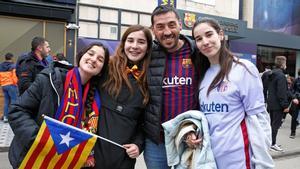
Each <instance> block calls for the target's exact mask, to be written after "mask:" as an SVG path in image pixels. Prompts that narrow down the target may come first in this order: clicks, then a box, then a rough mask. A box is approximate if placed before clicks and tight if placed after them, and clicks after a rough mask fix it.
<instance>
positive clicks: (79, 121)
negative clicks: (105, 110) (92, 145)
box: [55, 67, 101, 163]
mask: <svg viewBox="0 0 300 169" xmlns="http://www.w3.org/2000/svg"><path fill="white" fill-rule="evenodd" d="M89 88H90V82H88V83H87V84H86V85H85V87H84V88H83V91H82V86H81V79H80V75H79V71H78V68H77V67H75V68H73V69H72V70H70V71H68V73H67V76H66V80H65V84H64V94H63V97H62V100H61V102H60V106H59V107H58V109H57V111H56V115H55V118H56V119H58V120H59V121H62V122H64V123H67V124H70V125H72V126H75V127H78V128H82V129H84V130H86V131H89V132H91V133H96V132H97V124H98V116H99V111H100V106H101V102H100V96H99V93H98V91H97V90H95V94H94V100H93V102H92V105H91V109H92V111H91V112H90V113H89V114H86V113H84V112H85V111H86V108H85V102H86V99H87V94H88V91H89ZM90 161H94V158H93V151H92V153H91V155H90V156H89V158H88V160H87V163H91V162H90ZM92 163H93V162H92Z"/></svg>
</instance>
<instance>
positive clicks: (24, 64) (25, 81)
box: [16, 37, 51, 95]
mask: <svg viewBox="0 0 300 169" xmlns="http://www.w3.org/2000/svg"><path fill="white" fill-rule="evenodd" d="M50 51H51V49H50V46H49V43H48V41H47V40H46V39H45V38H43V37H34V38H33V39H32V41H31V52H29V53H27V54H25V55H22V56H20V57H19V59H18V61H17V67H16V74H17V77H18V79H19V81H18V88H19V94H20V95H21V94H22V93H23V92H24V91H25V90H26V89H27V88H28V87H29V86H30V85H31V83H32V82H33V81H34V79H35V77H36V75H37V74H38V73H39V72H40V71H41V70H43V69H44V68H45V67H47V66H48V62H47V60H46V59H45V58H46V57H47V56H48V55H49V53H50Z"/></svg>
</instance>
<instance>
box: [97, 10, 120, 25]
mask: <svg viewBox="0 0 300 169" xmlns="http://www.w3.org/2000/svg"><path fill="white" fill-rule="evenodd" d="M100 21H101V22H111V23H118V11H117V10H112V9H102V8H101V9H100Z"/></svg>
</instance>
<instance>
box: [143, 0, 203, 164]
mask: <svg viewBox="0 0 300 169" xmlns="http://www.w3.org/2000/svg"><path fill="white" fill-rule="evenodd" d="M151 24H152V26H151V27H152V31H153V33H154V35H155V39H156V40H155V41H154V43H153V50H152V53H151V62H150V64H149V70H148V74H147V76H148V77H147V78H148V87H149V92H150V99H149V103H148V106H147V108H146V112H145V126H144V129H145V133H146V136H147V138H146V141H145V151H144V158H145V162H146V165H147V168H156V169H165V168H170V167H169V166H168V164H167V158H166V149H165V145H164V136H163V129H162V126H161V124H162V123H163V122H166V121H168V120H170V119H173V118H174V117H176V116H177V115H178V114H181V113H183V112H185V111H187V110H191V109H197V107H198V98H197V93H198V89H197V87H198V79H199V77H198V76H199V75H198V74H199V73H198V70H199V69H197V68H196V67H197V66H195V65H198V64H196V63H195V58H197V56H198V52H197V51H196V46H195V43H194V41H192V40H191V39H189V38H188V37H186V36H184V35H182V34H180V31H181V29H182V25H181V21H180V17H179V15H178V13H177V11H176V9H175V8H174V7H172V6H169V5H161V6H158V7H156V8H155V9H154V11H153V13H152V16H151ZM195 140H197V138H195Z"/></svg>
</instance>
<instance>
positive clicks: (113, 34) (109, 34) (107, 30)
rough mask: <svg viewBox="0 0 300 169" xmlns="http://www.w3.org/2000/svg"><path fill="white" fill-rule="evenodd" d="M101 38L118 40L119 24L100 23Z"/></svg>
mask: <svg viewBox="0 0 300 169" xmlns="http://www.w3.org/2000/svg"><path fill="white" fill-rule="evenodd" d="M100 38H101V39H113V40H118V26H117V25H109V24H100Z"/></svg>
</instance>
